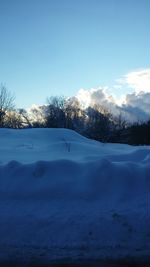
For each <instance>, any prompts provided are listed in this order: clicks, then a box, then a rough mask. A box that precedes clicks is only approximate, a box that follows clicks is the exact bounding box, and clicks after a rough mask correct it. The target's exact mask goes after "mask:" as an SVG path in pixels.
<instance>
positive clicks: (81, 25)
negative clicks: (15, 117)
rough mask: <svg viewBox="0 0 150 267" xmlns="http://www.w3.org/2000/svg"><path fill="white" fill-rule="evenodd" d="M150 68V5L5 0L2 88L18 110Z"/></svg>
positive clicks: (143, 0) (121, 0)
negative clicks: (8, 92) (12, 97)
mask: <svg viewBox="0 0 150 267" xmlns="http://www.w3.org/2000/svg"><path fill="white" fill-rule="evenodd" d="M149 66H150V1H149V0H0V82H1V83H3V84H5V85H6V86H7V88H8V89H9V90H11V91H13V92H14V93H15V95H16V104H17V106H18V107H22V106H23V107H28V106H30V105H31V104H32V103H35V104H42V103H44V102H45V100H46V97H47V96H50V95H66V96H71V95H74V94H76V92H77V91H78V90H79V89H80V88H85V89H86V88H87V89H89V88H91V87H98V86H100V85H101V86H111V85H113V84H114V81H115V79H117V78H120V77H121V76H122V75H124V74H126V73H127V72H129V71H131V70H134V69H137V68H147V67H149Z"/></svg>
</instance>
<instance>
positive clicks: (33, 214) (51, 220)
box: [0, 129, 150, 260]
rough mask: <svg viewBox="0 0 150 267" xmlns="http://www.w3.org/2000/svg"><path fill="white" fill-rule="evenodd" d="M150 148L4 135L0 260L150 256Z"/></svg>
mask: <svg viewBox="0 0 150 267" xmlns="http://www.w3.org/2000/svg"><path fill="white" fill-rule="evenodd" d="M149 191H150V147H149V146H145V147H140V146H139V147H133V146H129V145H121V144H103V143H100V142H96V141H93V140H89V139H87V138H85V137H83V136H81V135H79V134H77V133H76V132H74V131H71V130H66V129H27V130H8V129H0V218H1V219H0V237H1V238H0V248H1V250H0V260H3V259H8V258H13V259H14V258H16V259H17V258H21V259H23V260H31V259H32V258H33V257H34V258H40V259H44V260H47V259H59V258H65V257H71V258H72V259H77V258H78V259H79V258H82V259H87V258H93V259H94V258H107V257H109V258H119V257H127V256H130V257H137V256H142V257H143V256H149V249H150V230H149V220H150V212H149V205H150V194H149Z"/></svg>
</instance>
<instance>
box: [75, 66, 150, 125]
mask: <svg viewBox="0 0 150 267" xmlns="http://www.w3.org/2000/svg"><path fill="white" fill-rule="evenodd" d="M127 87H128V88H131V89H132V91H131V90H129V89H127ZM115 89H116V90H117V91H118V90H120V91H124V92H126V93H124V95H122V96H119V97H117V96H116V95H115ZM109 92H113V95H112V94H110V93H109ZM129 92H131V93H129ZM76 97H77V99H78V100H79V101H80V103H81V104H82V106H83V107H85V108H86V107H88V106H94V105H95V104H96V105H97V104H98V105H102V106H103V107H106V108H107V109H109V111H111V112H112V113H113V114H114V115H118V114H119V113H120V112H121V113H122V114H123V116H124V117H126V119H127V120H129V121H137V120H142V121H144V120H148V119H150V68H147V69H143V70H137V71H132V72H130V73H128V74H126V75H124V76H123V77H121V78H120V79H118V80H117V83H116V84H115V85H114V86H113V87H112V89H111V88H108V87H99V88H92V89H90V90H85V89H80V90H79V92H78V93H77V95H76Z"/></svg>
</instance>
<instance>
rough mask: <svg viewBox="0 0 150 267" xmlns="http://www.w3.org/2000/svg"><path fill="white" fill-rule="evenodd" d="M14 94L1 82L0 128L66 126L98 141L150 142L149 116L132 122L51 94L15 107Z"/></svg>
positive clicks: (94, 106) (71, 99) (95, 106)
mask: <svg viewBox="0 0 150 267" xmlns="http://www.w3.org/2000/svg"><path fill="white" fill-rule="evenodd" d="M14 100H15V98H14V96H13V95H12V93H11V92H10V91H8V90H7V88H6V87H5V86H3V85H1V86H0V128H13V129H23V128H67V129H72V130H75V131H77V132H79V133H80V134H82V135H84V136H86V137H88V138H91V139H95V140H98V141H101V142H113V143H127V144H133V145H143V144H146V145H149V144H150V120H149V121H147V122H143V123H139V122H137V123H134V124H131V123H129V122H127V121H125V119H124V118H123V116H122V115H121V114H119V115H118V116H114V115H113V114H112V113H111V112H110V111H109V110H108V109H106V108H105V107H103V106H101V105H93V106H92V107H87V108H86V109H85V108H84V109H83V108H82V107H81V105H80V103H79V101H78V100H77V98H75V97H71V98H65V97H63V96H59V97H58V96H53V97H49V98H48V99H47V104H46V105H43V106H41V107H38V108H32V110H31V111H30V112H27V111H26V110H25V109H16V108H15V104H14Z"/></svg>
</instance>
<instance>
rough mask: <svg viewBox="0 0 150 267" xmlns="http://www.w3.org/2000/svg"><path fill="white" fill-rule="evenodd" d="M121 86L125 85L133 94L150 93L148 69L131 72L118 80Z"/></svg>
mask: <svg viewBox="0 0 150 267" xmlns="http://www.w3.org/2000/svg"><path fill="white" fill-rule="evenodd" d="M120 83H122V85H125V84H126V85H127V86H128V87H130V88H132V89H133V90H134V92H136V93H140V92H150V68H147V69H143V70H137V71H132V72H129V73H128V74H126V75H125V76H124V77H123V78H121V79H120Z"/></svg>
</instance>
